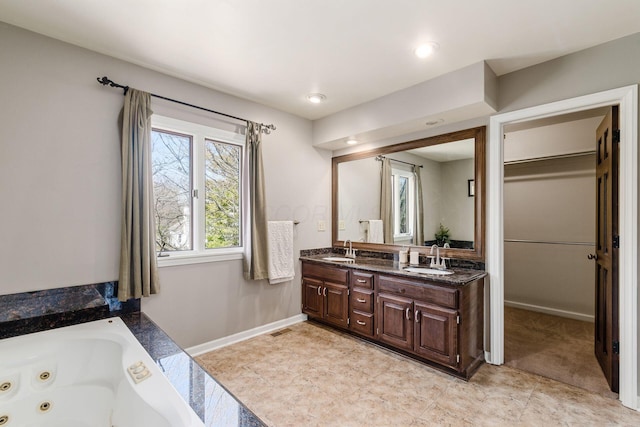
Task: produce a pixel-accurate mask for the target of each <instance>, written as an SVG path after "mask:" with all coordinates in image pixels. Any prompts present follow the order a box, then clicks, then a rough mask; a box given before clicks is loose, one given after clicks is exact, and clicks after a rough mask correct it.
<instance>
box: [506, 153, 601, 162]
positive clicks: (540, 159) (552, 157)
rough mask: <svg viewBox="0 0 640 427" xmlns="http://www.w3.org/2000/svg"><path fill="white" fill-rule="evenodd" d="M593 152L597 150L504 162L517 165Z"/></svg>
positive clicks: (579, 155) (585, 154) (580, 155)
mask: <svg viewBox="0 0 640 427" xmlns="http://www.w3.org/2000/svg"><path fill="white" fill-rule="evenodd" d="M592 154H596V151H595V150H589V151H578V152H575V153H566V154H556V155H554V156H543V157H531V158H528V159H519V160H509V161H506V162H504V164H505V165H517V164H520V163H530V162H542V161H545V160H555V159H570V158H573V157H582V156H590V155H592Z"/></svg>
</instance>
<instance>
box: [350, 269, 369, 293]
mask: <svg viewBox="0 0 640 427" xmlns="http://www.w3.org/2000/svg"><path fill="white" fill-rule="evenodd" d="M351 286H358V287H360V288H367V289H373V274H371V273H363V272H359V271H353V272H352V274H351Z"/></svg>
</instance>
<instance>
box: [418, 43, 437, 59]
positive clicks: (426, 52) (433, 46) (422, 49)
mask: <svg viewBox="0 0 640 427" xmlns="http://www.w3.org/2000/svg"><path fill="white" fill-rule="evenodd" d="M438 48H440V45H439V44H438V43H436V42H427V43H424V44H421V45H420V46H418V47H417V48H415V50H414V51H413V53H415V54H416V56H417V57H418V58H421V59H422V58H426V57H427V56H430V55H431V54H432V53H433V52H434V51H436V50H438Z"/></svg>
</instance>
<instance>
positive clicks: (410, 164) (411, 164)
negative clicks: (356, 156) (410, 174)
mask: <svg viewBox="0 0 640 427" xmlns="http://www.w3.org/2000/svg"><path fill="white" fill-rule="evenodd" d="M384 159H386V157H385V156H383V155H379V156H376V160H377V161H379V162H381V161H382V160H384ZM389 160H391V161H392V162H398V163H404V164H405V165H409V166H416V167H419V168H421V167H422V165H414V164H413V163H409V162H403V161H402V160H396V159H391V158H390V159H389Z"/></svg>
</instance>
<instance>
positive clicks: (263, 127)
mask: <svg viewBox="0 0 640 427" xmlns="http://www.w3.org/2000/svg"><path fill="white" fill-rule="evenodd" d="M96 80H98V83H100V84H101V85H103V86H110V87H115V88H119V89H122V90H123V91H124V94H125V95H126V94H127V91H128V90H129V86H124V85H121V84H119V83H116V82H114V81H113V80H111V79H109V78H108V77H107V76H104V77H97V78H96ZM150 95H151V96H153V97H154V98H159V99H164V100H165V101H171V102H175V103H176V104H180V105H184V106H186V107H191V108H195V109H197V110H202V111H206V112H209V113H213V114H217V115H219V116H224V117H228V118H230V119H234V120H240V121H241V122H245V123H247V122H249V121H250V120H247V119H243V118H242V117H237V116H232V115H231V114H227V113H221V112H220V111H216V110H211V109H209V108H205V107H200V106H197V105H193V104H189V103H187V102H183V101H178V100H177V99H172V98H167V97H166V96H162V95H156V94H155V93H150ZM259 125H260V131H261V132H262V133H264V134H267V135H268V134H270V133H271V131H272V130H276V127H275V126H274V125H273V124H270V125H265V124H264V123H259Z"/></svg>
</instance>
